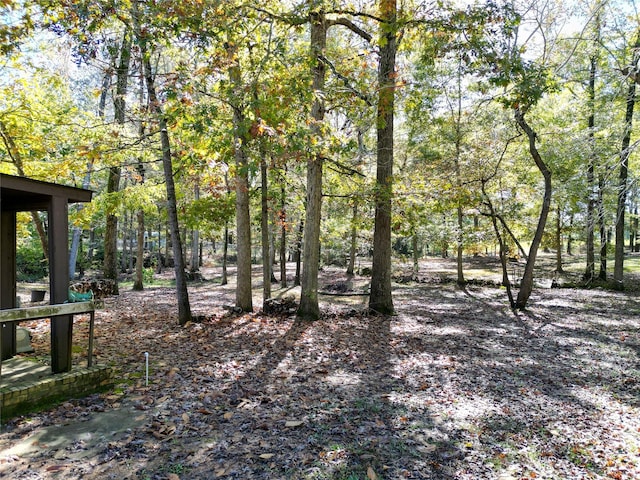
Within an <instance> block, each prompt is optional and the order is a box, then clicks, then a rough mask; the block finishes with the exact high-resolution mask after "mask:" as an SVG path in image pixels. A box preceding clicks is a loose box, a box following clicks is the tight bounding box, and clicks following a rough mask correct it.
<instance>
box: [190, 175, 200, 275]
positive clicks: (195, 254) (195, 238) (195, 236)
mask: <svg viewBox="0 0 640 480" xmlns="http://www.w3.org/2000/svg"><path fill="white" fill-rule="evenodd" d="M193 195H194V198H195V200H200V184H199V182H198V179H196V185H195V188H194V192H193ZM191 235H192V238H191V262H190V263H191V272H192V273H194V272H197V271H198V270H200V231H199V230H198V229H197V228H195V229H194V230H193V232H192V233H191Z"/></svg>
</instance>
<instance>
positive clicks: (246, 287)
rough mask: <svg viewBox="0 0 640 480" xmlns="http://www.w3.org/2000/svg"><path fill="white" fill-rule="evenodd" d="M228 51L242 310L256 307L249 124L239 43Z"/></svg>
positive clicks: (238, 300) (238, 286)
mask: <svg viewBox="0 0 640 480" xmlns="http://www.w3.org/2000/svg"><path fill="white" fill-rule="evenodd" d="M227 45H228V46H227V55H228V57H229V60H230V61H231V63H230V66H229V79H230V81H231V84H232V85H233V86H234V90H235V96H236V98H235V99H233V102H232V103H233V104H232V108H233V131H234V132H233V134H234V148H233V155H234V159H235V164H236V169H235V190H236V245H237V257H238V260H237V274H236V282H237V283H236V307H238V308H240V309H241V310H242V311H243V312H251V311H253V294H252V288H251V217H250V215H249V165H248V159H247V151H246V148H247V140H248V139H247V128H246V125H245V124H246V118H245V113H244V106H243V104H242V102H241V98H240V97H241V95H242V93H241V92H242V78H241V72H240V65H239V63H238V59H237V56H236V51H237V47H236V46H235V45H232V44H231V43H230V42H229V43H228V44H227Z"/></svg>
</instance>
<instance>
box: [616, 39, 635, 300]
mask: <svg viewBox="0 0 640 480" xmlns="http://www.w3.org/2000/svg"><path fill="white" fill-rule="evenodd" d="M638 50H640V34H639V35H638V38H637V39H636V43H635V45H634V53H633V61H632V64H631V67H630V68H629V71H630V72H629V73H630V75H631V77H632V78H631V79H630V81H629V88H628V90H627V99H626V110H625V117H624V134H623V136H622V147H621V148H620V173H619V176H618V206H617V209H616V245H615V257H614V266H613V281H614V283H615V287H616V288H619V289H621V290H622V289H624V283H623V280H624V278H623V277H624V217H625V210H626V208H627V178H628V176H629V155H630V153H631V152H630V150H629V145H630V144H631V131H632V128H633V110H634V107H635V104H636V80H635V74H636V72H637V71H638V62H639V60H640V51H638Z"/></svg>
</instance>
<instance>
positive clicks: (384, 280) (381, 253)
mask: <svg viewBox="0 0 640 480" xmlns="http://www.w3.org/2000/svg"><path fill="white" fill-rule="evenodd" d="M379 9H380V17H381V18H382V20H383V22H382V24H381V26H380V29H381V31H380V60H379V64H378V84H379V85H378V88H379V97H378V108H377V116H376V118H377V129H376V130H377V161H376V190H375V219H374V233H373V265H372V268H371V291H370V296H369V310H371V311H373V312H378V313H382V314H385V315H388V314H393V312H394V308H393V298H392V296H391V197H392V195H393V145H394V142H393V120H394V108H395V106H394V103H395V88H396V81H397V79H396V70H395V66H396V51H397V43H398V40H397V36H396V33H397V26H396V12H397V10H396V0H380V2H379Z"/></svg>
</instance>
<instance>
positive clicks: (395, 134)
mask: <svg viewBox="0 0 640 480" xmlns="http://www.w3.org/2000/svg"><path fill="white" fill-rule="evenodd" d="M5 3H6V5H5V6H3V18H4V23H3V27H2V30H1V31H0V34H1V35H2V37H3V40H4V41H3V57H4V62H3V65H2V78H3V81H2V86H1V88H2V90H3V92H2V101H1V102H2V103H1V105H0V108H1V110H0V134H1V137H2V147H3V148H2V149H0V156H1V157H0V160H1V161H0V168H1V169H2V171H3V172H5V173H11V174H15V175H24V176H28V177H30V178H36V179H47V180H53V181H57V182H60V183H64V184H72V185H74V186H78V187H85V188H89V189H91V190H93V191H94V192H95V199H94V201H93V202H92V204H91V205H90V206H88V207H87V208H77V209H73V210H72V212H71V215H72V223H73V226H74V231H73V235H72V243H71V246H70V248H71V257H72V258H71V260H70V271H71V272H73V273H72V275H74V276H75V275H76V272H78V273H77V274H78V275H79V276H82V273H83V272H84V271H85V270H87V269H89V270H90V269H93V270H98V271H100V272H101V273H102V274H103V275H104V277H105V278H107V279H112V280H113V281H114V282H116V286H115V290H116V292H117V281H118V277H119V275H120V274H121V273H125V272H130V273H132V274H133V275H134V276H135V288H143V285H144V281H145V275H147V278H149V276H151V275H153V271H154V270H153V269H154V267H155V268H156V269H158V271H159V269H161V268H163V267H167V266H169V267H173V268H174V269H175V272H176V287H177V292H178V296H179V298H180V302H179V321H180V323H181V324H184V323H186V322H188V321H189V319H190V311H189V310H190V309H189V300H188V291H187V288H186V281H187V280H186V279H187V277H188V276H189V273H192V274H193V273H194V272H198V270H199V268H200V267H201V265H202V262H203V255H206V254H207V253H214V252H215V253H219V252H224V253H223V254H221V255H219V257H220V256H221V257H222V258H221V260H220V262H221V263H223V264H224V267H226V265H227V262H228V261H229V259H230V258H231V260H233V262H234V264H237V289H236V294H237V296H236V306H237V307H238V308H240V309H241V310H243V311H250V310H251V309H252V308H253V301H252V297H251V289H252V285H251V274H250V272H251V265H252V264H255V263H260V264H261V265H262V266H263V275H264V279H265V280H266V279H269V278H271V280H275V281H278V279H277V278H276V273H280V274H281V273H282V272H278V271H277V270H278V268H283V267H282V266H283V265H284V264H285V263H286V261H294V260H295V261H297V262H298V263H299V266H298V269H299V270H300V273H298V274H297V275H296V278H295V282H296V284H300V285H301V296H300V305H299V309H298V312H297V313H298V315H299V316H300V317H301V318H308V319H317V318H318V316H319V313H320V312H319V309H318V300H317V297H318V294H317V291H318V286H317V276H318V274H317V272H318V270H319V268H320V267H321V266H322V265H324V264H338V265H341V266H343V267H344V268H345V269H346V270H347V272H348V273H353V271H354V268H355V261H356V258H358V259H362V258H366V259H369V261H371V260H372V261H371V266H370V270H371V288H370V304H369V307H370V309H371V310H372V311H376V312H380V313H391V312H393V310H394V305H393V301H392V297H391V275H392V270H393V265H394V262H397V260H398V259H400V260H410V261H412V262H413V264H414V267H415V268H416V269H417V265H418V263H419V260H420V259H421V258H422V257H424V256H426V255H440V256H443V257H447V256H451V257H455V258H457V260H458V272H457V282H458V283H460V284H464V283H465V276H464V271H463V268H462V259H463V257H464V256H471V255H475V256H487V255H492V256H497V257H499V258H501V259H503V264H504V275H503V284H504V285H505V286H506V287H507V292H508V296H509V301H510V304H511V305H512V307H514V308H518V309H524V308H525V307H526V305H527V302H528V298H529V296H530V294H531V290H532V288H533V283H534V267H535V263H536V258H537V255H538V252H539V251H541V250H543V251H555V252H556V254H557V266H556V271H557V272H562V271H563V256H570V255H573V254H580V255H583V257H584V267H583V272H581V273H582V281H583V284H585V285H591V286H593V285H605V286H607V287H610V288H615V289H624V287H625V280H624V272H625V269H624V260H625V255H626V254H628V253H631V252H635V251H636V250H637V247H638V243H639V242H638V241H637V240H636V237H637V235H638V233H637V231H638V219H637V195H638V194H637V188H636V183H635V179H634V175H633V171H634V168H633V166H634V165H633V164H634V157H635V146H636V143H635V142H633V141H632V139H633V117H634V107H635V99H636V85H637V82H636V79H637V75H636V72H637V71H638V48H637V47H638V42H639V41H640V33H639V32H640V27H638V24H637V20H638V18H637V11H636V9H635V7H636V6H635V4H634V3H633V2H631V3H630V2H614V1H595V2H587V1H585V2H574V3H570V4H567V3H565V2H557V3H554V2H535V1H533V0H532V1H530V2H522V4H519V3H518V2H515V3H514V2H505V3H504V4H502V3H500V2H480V3H477V4H457V3H455V2H453V3H451V4H447V3H446V2H434V3H429V2H400V3H398V2H397V1H388V2H378V3H375V2H361V4H358V2H355V3H348V2H347V3H344V4H342V3H341V2H298V3H296V2H270V3H268V4H263V5H260V6H250V5H245V4H243V3H242V2H228V1H225V2H215V1H199V0H198V1H196V0H194V1H193V2H172V1H167V2H128V1H124V2H114V1H107V2H50V1H44V0H43V1H41V2H35V3H34V2H28V3H26V4H22V3H21V2H18V1H16V2H5ZM40 216H41V215H40ZM20 223H21V229H22V230H21V233H22V235H21V249H20V264H21V265H23V264H24V267H25V268H24V269H25V270H27V272H26V273H25V275H26V276H29V275H34V274H35V275H37V273H38V270H39V268H40V270H41V269H42V268H43V263H42V261H41V260H42V258H43V257H44V258H46V255H47V253H46V248H47V246H46V238H45V236H44V231H45V228H46V225H45V223H46V219H42V218H39V215H37V214H32V215H25V217H23V218H21V222H20ZM229 248H231V250H229ZM203 251H204V253H203ZM230 256H231V257H230ZM608 257H612V260H613V262H609V263H607V259H608ZM513 259H516V260H520V261H521V262H522V263H523V264H524V268H523V269H522V278H517V279H511V281H510V280H509V278H508V277H509V276H508V275H507V271H508V263H509V261H510V260H513ZM611 263H613V265H611ZM278 265H280V267H278ZM30 270H36V272H30ZM280 277H282V278H281V279H280V281H281V282H282V284H283V285H286V282H287V279H286V278H285V277H283V276H282V275H280ZM514 280H515V282H514ZM271 283H272V282H270V281H264V282H263V289H264V291H263V299H264V300H267V299H269V298H270V297H271V291H270V285H271ZM510 283H517V284H518V286H519V289H518V292H517V294H515V292H514V294H512V291H511V288H510Z"/></svg>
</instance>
